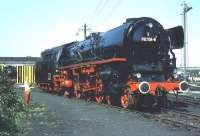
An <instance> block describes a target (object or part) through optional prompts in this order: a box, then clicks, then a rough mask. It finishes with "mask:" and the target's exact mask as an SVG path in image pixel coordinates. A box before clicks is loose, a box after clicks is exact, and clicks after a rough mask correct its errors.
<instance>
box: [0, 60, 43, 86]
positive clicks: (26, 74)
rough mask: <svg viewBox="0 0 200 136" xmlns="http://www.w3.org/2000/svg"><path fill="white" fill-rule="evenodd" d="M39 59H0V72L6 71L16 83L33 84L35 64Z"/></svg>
mask: <svg viewBox="0 0 200 136" xmlns="http://www.w3.org/2000/svg"><path fill="white" fill-rule="evenodd" d="M39 59H40V58H39V57H0V71H5V70H6V71H7V73H9V74H10V75H12V78H14V79H15V80H16V83H19V84H20V83H24V82H25V81H28V82H29V83H35V63H36V61H38V60H39Z"/></svg>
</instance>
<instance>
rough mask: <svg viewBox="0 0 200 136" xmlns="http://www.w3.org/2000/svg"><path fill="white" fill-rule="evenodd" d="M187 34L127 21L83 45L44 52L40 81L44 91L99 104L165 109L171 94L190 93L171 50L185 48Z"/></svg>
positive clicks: (177, 29) (39, 66)
mask: <svg viewBox="0 0 200 136" xmlns="http://www.w3.org/2000/svg"><path fill="white" fill-rule="evenodd" d="M183 37H184V36H183V29H182V27H181V26H177V27H174V28H171V29H164V28H163V27H162V25H161V24H160V23H158V22H157V21H156V20H154V19H152V18H148V17H142V18H129V19H127V20H126V22H125V23H123V24H122V25H121V26H119V27H116V28H114V29H111V30H109V31H107V32H104V33H92V34H91V35H90V36H89V37H87V38H86V39H85V40H84V41H81V42H72V43H68V44H64V45H61V46H58V47H55V48H52V49H48V50H45V51H44V52H42V53H41V57H42V60H41V61H39V62H37V64H36V73H37V75H36V80H37V83H38V85H39V86H40V87H41V88H42V89H43V90H48V91H54V92H55V91H56V92H59V93H64V95H69V96H76V97H78V98H80V97H82V98H86V99H88V98H90V99H91V98H94V99H95V100H96V101H97V102H102V101H104V100H105V101H106V102H107V103H108V104H113V103H120V104H121V106H122V107H123V108H127V107H130V106H137V105H138V104H141V103H142V104H154V105H161V106H164V105H166V103H167V98H166V97H167V96H166V94H167V93H168V92H169V91H177V92H178V91H179V90H180V89H181V90H182V91H186V90H188V86H187V83H186V82H184V81H183V82H181V81H179V79H177V78H176V57H175V54H174V52H173V49H180V48H182V47H183V41H184V38H183Z"/></svg>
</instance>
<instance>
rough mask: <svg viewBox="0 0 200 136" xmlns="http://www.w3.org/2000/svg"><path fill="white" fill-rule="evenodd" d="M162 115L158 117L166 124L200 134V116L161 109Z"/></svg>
mask: <svg viewBox="0 0 200 136" xmlns="http://www.w3.org/2000/svg"><path fill="white" fill-rule="evenodd" d="M161 110H162V113H161V114H160V115H156V116H158V117H159V118H160V120H161V121H162V122H163V123H165V124H171V125H173V126H175V127H180V128H183V129H187V130H188V131H196V132H200V114H199V115H197V114H194V113H189V112H183V111H178V110H174V109H161Z"/></svg>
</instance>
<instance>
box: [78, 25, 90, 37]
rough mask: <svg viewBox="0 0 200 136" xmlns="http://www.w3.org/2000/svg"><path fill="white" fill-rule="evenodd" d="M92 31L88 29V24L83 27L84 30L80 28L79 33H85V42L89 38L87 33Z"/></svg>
mask: <svg viewBox="0 0 200 136" xmlns="http://www.w3.org/2000/svg"><path fill="white" fill-rule="evenodd" d="M90 30H91V29H90V28H89V27H88V25H87V24H84V25H83V26H82V28H80V29H79V30H78V31H83V34H84V40H85V39H86V36H87V31H90Z"/></svg>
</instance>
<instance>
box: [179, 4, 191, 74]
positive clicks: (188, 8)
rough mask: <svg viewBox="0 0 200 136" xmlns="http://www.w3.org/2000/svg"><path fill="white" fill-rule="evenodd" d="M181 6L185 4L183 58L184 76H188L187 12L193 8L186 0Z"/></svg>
mask: <svg viewBox="0 0 200 136" xmlns="http://www.w3.org/2000/svg"><path fill="white" fill-rule="evenodd" d="M181 6H183V13H182V15H183V28H184V52H183V57H184V58H183V59H184V78H186V67H187V64H186V63H187V60H186V59H187V50H186V49H187V33H186V32H187V31H186V30H187V12H188V11H190V10H191V9H192V7H189V6H188V5H187V4H186V3H185V1H184V2H183V4H181Z"/></svg>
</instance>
